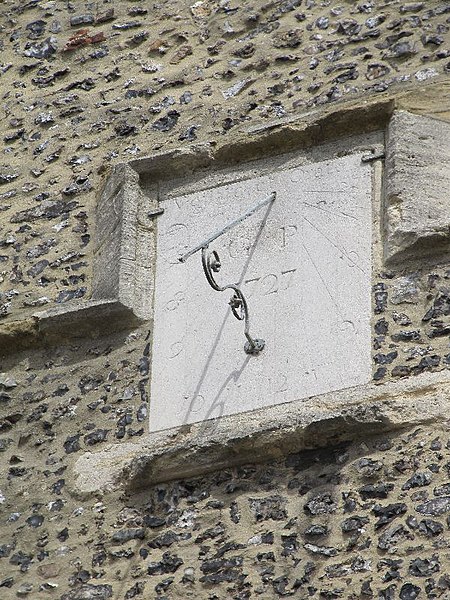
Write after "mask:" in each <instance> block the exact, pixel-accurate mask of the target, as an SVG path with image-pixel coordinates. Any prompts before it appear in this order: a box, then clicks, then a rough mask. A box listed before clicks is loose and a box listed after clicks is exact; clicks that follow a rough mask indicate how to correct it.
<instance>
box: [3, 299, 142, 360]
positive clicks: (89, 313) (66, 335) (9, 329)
mask: <svg viewBox="0 0 450 600" xmlns="http://www.w3.org/2000/svg"><path fill="white" fill-rule="evenodd" d="M141 323H142V321H141V320H140V319H138V318H137V317H136V315H135V314H134V313H133V311H131V310H130V309H129V308H128V307H127V306H124V305H123V304H121V303H120V302H117V301H116V300H90V301H86V302H80V303H78V304H76V305H70V306H55V307H52V308H49V309H48V310H44V311H39V312H35V313H34V314H32V315H31V317H29V318H28V319H23V320H20V321H10V322H8V323H4V324H2V325H0V353H3V352H8V350H10V348H11V346H13V347H14V351H20V350H25V349H29V348H30V346H34V347H36V346H38V347H39V346H46V345H53V344H56V343H60V342H61V341H63V340H69V339H74V338H84V339H86V338H87V339H89V338H93V337H98V336H100V335H102V334H104V333H105V331H106V332H108V333H115V332H117V331H121V330H124V329H129V328H131V327H137V326H139V325H140V324H141Z"/></svg>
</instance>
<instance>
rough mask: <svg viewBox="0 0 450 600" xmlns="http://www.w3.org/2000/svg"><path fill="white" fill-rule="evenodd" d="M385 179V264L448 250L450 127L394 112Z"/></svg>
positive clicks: (388, 140) (432, 119)
mask: <svg viewBox="0 0 450 600" xmlns="http://www.w3.org/2000/svg"><path fill="white" fill-rule="evenodd" d="M384 179H385V241H384V254H385V259H386V261H388V262H395V261H401V260H404V259H405V258H407V259H409V258H415V259H417V258H421V257H424V256H430V255H433V256H436V255H438V254H442V253H443V252H444V251H448V249H449V241H450V198H449V189H450V124H449V123H446V122H444V121H439V120H437V119H434V118H430V117H424V116H420V115H414V114H411V113H409V112H406V111H397V112H395V113H394V114H393V116H392V118H391V120H390V123H389V126H388V130H387V140H386V163H385V178H384Z"/></svg>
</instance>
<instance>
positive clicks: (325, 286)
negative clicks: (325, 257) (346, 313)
mask: <svg viewBox="0 0 450 600" xmlns="http://www.w3.org/2000/svg"><path fill="white" fill-rule="evenodd" d="M301 244H302V246H303V249H304V250H305V252H306V254H307V255H308V258H309V260H310V261H311V264H312V265H313V267H314V269H315V271H316V273H317V275H318V276H319V279H320V281H321V282H322V285H323V286H324V288H325V290H326V292H327V294H328V296H329V298H330V300H331V302H332V304H333V305H334V307H335V308H336V312H337V314H338V315H339V316H340V317H341V319H342V320H344V317H343V315H342V314H341V309H340V307H339V305H338V304H337V303H336V301H335V299H334V298H333V294H332V293H331V292H330V290H329V289H328V286H327V282H326V281H325V279H324V278H323V277H322V273H321V272H320V270H319V268H318V267H317V265H316V263H315V262H314V260H313V258H312V256H311V254H310V253H309V250H308V248H307V247H306V246H305V243H304V242H303V241H302V242H301Z"/></svg>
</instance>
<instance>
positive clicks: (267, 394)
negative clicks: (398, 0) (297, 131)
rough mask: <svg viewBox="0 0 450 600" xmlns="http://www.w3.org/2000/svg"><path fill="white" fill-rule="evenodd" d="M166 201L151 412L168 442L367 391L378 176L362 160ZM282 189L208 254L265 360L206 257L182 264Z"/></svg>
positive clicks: (344, 160) (301, 168)
mask: <svg viewBox="0 0 450 600" xmlns="http://www.w3.org/2000/svg"><path fill="white" fill-rule="evenodd" d="M221 184H222V182H221V180H220V175H218V178H217V180H216V182H215V186H214V187H211V188H209V189H204V190H201V191H198V192H195V193H190V194H186V195H183V196H179V197H176V198H169V199H167V200H166V201H161V205H162V206H163V207H164V209H165V212H164V214H163V215H162V216H161V217H160V218H159V220H158V239H157V248H158V252H157V267H156V286H155V306H154V335H153V356H152V380H151V402H150V429H151V431H157V430H162V429H167V428H172V427H176V426H181V425H186V424H190V423H195V422H198V421H202V420H208V419H212V418H214V417H218V416H224V415H230V414H236V413H240V412H245V411H252V410H255V409H258V408H261V407H263V406H269V405H273V404H282V403H286V402H291V401H294V400H298V399H301V398H307V397H310V396H315V395H319V394H323V393H326V392H330V391H333V390H339V389H343V388H349V387H352V386H357V385H361V384H364V383H367V382H368V381H369V379H370V377H371V365H370V315H371V304H370V285H371V239H372V179H371V167H370V165H368V164H364V163H362V162H361V153H355V154H351V155H348V156H344V157H341V158H335V159H329V160H323V161H320V162H315V163H311V164H304V165H301V166H298V167H296V168H292V169H285V170H278V171H277V172H274V173H271V174H268V175H264V176H260V177H258V176H254V177H253V178H249V179H247V180H244V181H242V180H241V181H237V182H235V183H230V182H229V178H227V180H226V181H225V182H224V183H223V185H221ZM273 191H275V192H276V194H277V198H276V200H275V202H274V203H273V204H272V205H270V206H266V207H265V208H263V209H261V210H259V211H258V212H256V213H255V214H253V215H252V216H251V217H249V218H248V219H246V220H245V221H244V222H242V223H241V224H240V225H238V226H237V227H235V228H233V229H232V230H230V231H229V232H227V233H226V234H224V235H223V236H221V237H220V238H219V239H217V240H216V242H214V243H213V244H211V246H210V249H211V250H217V252H218V253H219V254H220V257H221V261H222V269H221V270H220V272H219V273H217V274H216V279H217V281H218V282H219V283H220V285H221V286H223V285H225V284H228V283H234V282H239V284H240V285H241V286H242V291H243V292H244V294H245V295H246V298H247V300H248V305H249V311H250V320H251V328H250V333H251V334H252V335H253V336H254V337H258V338H264V339H265V341H266V347H265V348H264V350H263V352H261V354H260V355H258V356H249V355H248V354H246V353H245V352H244V350H243V346H244V342H245V338H244V335H243V324H242V322H240V321H237V320H235V319H234V318H233V315H232V313H231V310H230V307H229V306H228V301H229V299H230V296H231V293H229V292H228V291H227V292H223V293H219V292H216V291H214V290H213V289H212V288H211V287H210V286H209V285H208V283H207V281H206V279H205V276H204V274H203V271H202V266H201V258H200V254H195V255H193V256H191V257H190V258H189V259H188V260H187V261H186V262H185V263H183V264H181V263H180V262H179V260H178V258H179V256H180V255H181V254H183V253H184V252H186V251H187V250H188V249H189V248H191V247H193V246H196V245H197V244H199V243H200V242H202V240H204V239H206V238H207V237H208V236H209V235H210V234H212V233H213V232H214V231H216V230H218V229H220V228H222V227H223V226H224V225H225V224H226V223H228V222H229V221H231V220H233V219H236V218H237V217H239V216H240V215H241V214H242V213H244V212H246V211H247V210H248V209H249V208H251V207H252V206H253V205H255V204H257V203H258V202H259V201H260V200H262V199H263V198H265V197H267V196H268V195H269V194H270V193H271V192H273Z"/></svg>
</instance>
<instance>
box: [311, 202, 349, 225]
mask: <svg viewBox="0 0 450 600" xmlns="http://www.w3.org/2000/svg"><path fill="white" fill-rule="evenodd" d="M303 204H304V206H308V207H309V208H315V209H316V210H320V211H322V212H324V213H327V214H329V215H333V216H335V217H348V218H349V219H354V220H355V221H357V220H358V218H357V217H355V215H349V214H348V213H345V212H342V211H337V212H336V211H334V210H327V209H326V208H323V207H322V206H318V205H317V204H310V203H309V202H303Z"/></svg>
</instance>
